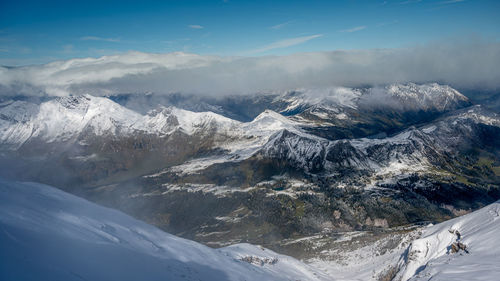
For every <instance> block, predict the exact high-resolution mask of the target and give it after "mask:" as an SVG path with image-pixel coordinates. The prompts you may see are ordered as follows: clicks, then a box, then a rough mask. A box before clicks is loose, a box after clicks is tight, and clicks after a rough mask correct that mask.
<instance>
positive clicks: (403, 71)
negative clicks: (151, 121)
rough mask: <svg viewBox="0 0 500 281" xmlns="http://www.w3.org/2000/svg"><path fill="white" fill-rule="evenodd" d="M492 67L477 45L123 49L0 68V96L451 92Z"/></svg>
mask: <svg viewBox="0 0 500 281" xmlns="http://www.w3.org/2000/svg"><path fill="white" fill-rule="evenodd" d="M499 62H500V43H498V42H484V41H481V40H478V41H474V40H471V41H469V42H464V41H461V42H458V43H457V42H447V43H433V44H428V45H425V46H418V47H411V48H400V49H373V50H353V51H331V52H317V53H300V54H293V55H288V56H265V57H219V56H201V55H195V54H186V53H167V54H150V53H140V52H129V53H125V54H121V55H115V56H105V57H101V58H83V59H72V60H67V61H57V62H53V63H49V64H45V65H33V66H24V67H15V68H11V67H0V95H3V96H6V95H8V96H11V95H35V96H40V95H49V96H64V95H68V94H82V93H90V94H93V95H109V94H114V93H131V92H133V93H143V92H144V93H147V92H155V93H171V92H185V93H195V94H209V95H221V94H240V93H255V92H260V91H279V90H289V89H295V88H323V87H331V86H347V87H356V86H363V85H380V84H388V83H396V82H417V83H419V82H440V83H444V84H450V85H451V86H453V87H457V88H465V89H481V90H497V89H500V67H498V66H499Z"/></svg>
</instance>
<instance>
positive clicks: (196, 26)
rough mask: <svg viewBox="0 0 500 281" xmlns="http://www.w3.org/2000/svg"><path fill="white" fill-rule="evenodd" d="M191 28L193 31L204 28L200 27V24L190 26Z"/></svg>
mask: <svg viewBox="0 0 500 281" xmlns="http://www.w3.org/2000/svg"><path fill="white" fill-rule="evenodd" d="M188 27H189V28H191V29H203V28H204V27H203V26H201V25H199V24H190V25H188Z"/></svg>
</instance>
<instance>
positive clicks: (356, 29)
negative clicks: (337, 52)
mask: <svg viewBox="0 0 500 281" xmlns="http://www.w3.org/2000/svg"><path fill="white" fill-rule="evenodd" d="M363 29H366V26H364V25H361V26H356V27H353V28H349V29H343V30H340V32H356V31H360V30H363Z"/></svg>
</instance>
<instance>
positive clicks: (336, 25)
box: [0, 0, 500, 65]
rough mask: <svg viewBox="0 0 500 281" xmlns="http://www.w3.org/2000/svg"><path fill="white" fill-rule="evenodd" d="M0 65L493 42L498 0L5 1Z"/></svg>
mask: <svg viewBox="0 0 500 281" xmlns="http://www.w3.org/2000/svg"><path fill="white" fill-rule="evenodd" d="M0 1H1V2H0V64H3V65H24V64H37V63H46V62H49V61H54V60H60V59H69V58H75V57H89V56H91V57H99V56H102V55H110V54H117V53H123V52H127V51H131V50H135V51H141V52H155V53H165V52H174V51H183V52H190V53H197V54H213V55H222V56H261V55H286V54H291V53H297V52H317V51H330V50H338V49H373V48H399V47H407V46H414V45H419V44H426V43H428V42H432V41H436V40H437V41H439V40H448V39H450V40H455V39H456V38H462V37H469V36H476V37H478V38H483V39H486V40H491V41H498V40H499V39H500V28H499V27H500V17H499V16H498V15H499V14H500V1H487V0H440V1H439V0H438V1H429V0H427V1H426V0H420V1H419V0H400V1H389V0H388V1H354V0H346V1H312V0H311V1H293V0H288V1H262V0H253V1H236V0H227V1H223V0H214V1H191V0H186V1H126V0H122V1H93V0H87V1H50V0H49V1H22V0H18V1H6V0H0Z"/></svg>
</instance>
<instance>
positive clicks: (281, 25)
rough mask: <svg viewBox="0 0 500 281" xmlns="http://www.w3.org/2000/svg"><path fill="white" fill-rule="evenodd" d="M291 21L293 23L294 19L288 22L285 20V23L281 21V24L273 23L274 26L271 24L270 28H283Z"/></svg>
mask: <svg viewBox="0 0 500 281" xmlns="http://www.w3.org/2000/svg"><path fill="white" fill-rule="evenodd" d="M291 23H292V21H287V22H283V23H279V24H276V25H273V26H271V27H269V28H271V29H275V30H277V29H282V28H283V27H285V26H287V25H289V24H291Z"/></svg>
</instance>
